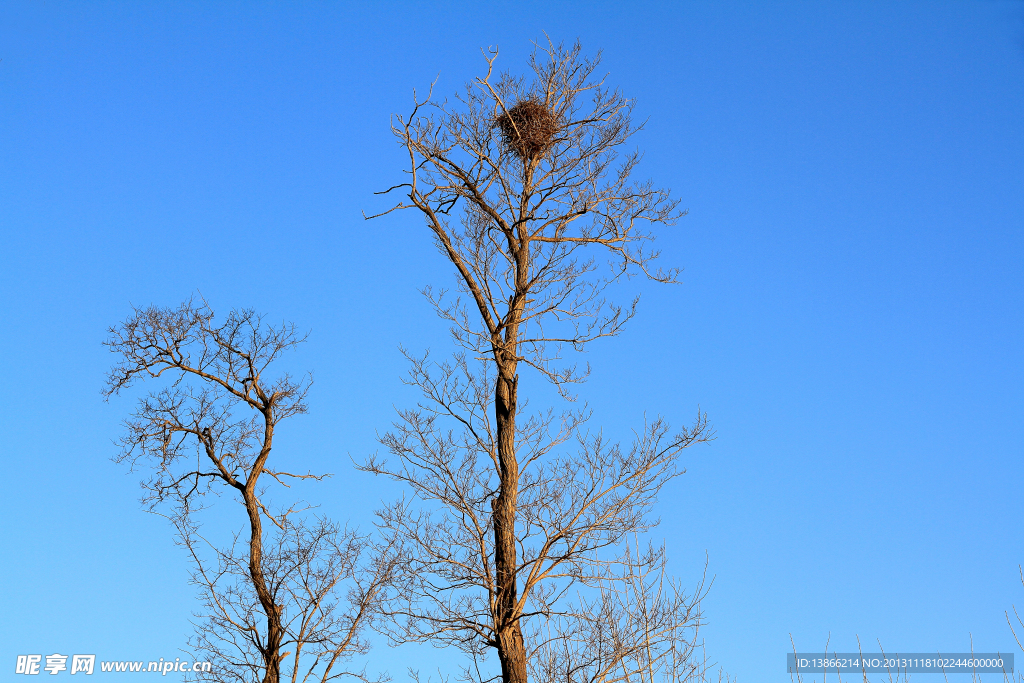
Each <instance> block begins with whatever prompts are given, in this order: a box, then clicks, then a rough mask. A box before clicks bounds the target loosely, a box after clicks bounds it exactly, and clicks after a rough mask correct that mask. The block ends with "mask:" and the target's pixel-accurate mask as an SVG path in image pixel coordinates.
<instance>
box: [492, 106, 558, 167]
mask: <svg viewBox="0 0 1024 683" xmlns="http://www.w3.org/2000/svg"><path fill="white" fill-rule="evenodd" d="M494 124H495V125H496V126H497V127H498V129H499V130H500V131H501V137H502V140H503V141H504V143H505V145H506V146H507V147H508V148H509V149H510V150H512V151H513V152H515V153H516V154H518V155H519V157H520V158H521V159H523V160H524V161H526V160H529V159H535V158H537V157H541V156H543V155H544V153H545V152H547V150H548V147H550V146H551V141H552V139H553V138H554V136H555V133H557V132H558V122H557V121H556V120H555V115H554V114H553V113H552V112H551V110H550V109H549V108H548V107H547V106H545V105H544V104H543V103H541V102H538V101H537V100H535V99H525V100H520V101H519V102H518V103H516V105H515V106H514V107H512V108H511V109H509V110H508V111H506V112H505V113H503V114H502V115H501V116H498V117H497V118H496V119H495V120H494Z"/></svg>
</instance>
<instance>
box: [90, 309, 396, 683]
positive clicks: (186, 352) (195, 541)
mask: <svg viewBox="0 0 1024 683" xmlns="http://www.w3.org/2000/svg"><path fill="white" fill-rule="evenodd" d="M304 340H305V337H304V336H302V335H299V334H298V333H297V332H296V329H295V327H294V326H293V325H282V326H280V327H273V326H269V325H266V324H265V323H264V322H263V320H262V318H261V317H260V316H258V315H256V314H255V313H254V312H252V311H249V310H244V311H232V312H231V313H230V314H229V315H228V316H227V317H226V318H225V319H224V320H223V321H222V322H217V321H216V320H215V317H214V313H213V311H212V310H211V309H210V308H209V307H208V306H207V305H206V304H205V302H204V303H202V304H199V305H197V304H195V303H194V302H193V301H189V302H186V303H184V304H182V305H181V306H180V307H178V308H174V309H171V308H157V307H150V308H146V309H136V310H135V311H134V313H133V314H132V315H131V316H130V317H129V318H128V319H127V320H126V321H124V322H123V323H121V324H120V325H117V326H116V327H112V328H111V329H110V337H109V339H108V340H107V342H106V345H107V346H108V347H109V348H110V350H111V351H112V352H114V353H116V354H118V356H119V357H120V359H119V361H118V362H117V364H116V365H115V366H114V367H113V368H112V369H111V371H110V373H109V376H108V378H107V385H106V390H105V394H106V395H107V397H108V398H109V397H110V396H111V395H114V394H118V393H120V392H121V391H122V390H124V389H126V388H128V387H129V386H131V385H132V384H133V383H134V382H136V381H137V380H140V379H156V378H162V379H163V380H164V386H163V388H161V389H159V390H158V391H155V392H152V393H150V394H148V395H147V396H145V397H143V398H142V399H141V400H140V401H139V403H138V407H137V409H136V411H135V412H134V414H133V415H132V416H131V417H130V418H129V419H128V420H127V421H126V423H125V426H126V429H127V433H126V434H125V435H124V436H123V437H122V438H121V441H120V445H121V451H120V453H119V455H118V456H117V458H116V459H117V460H118V461H120V462H126V463H129V464H130V465H131V466H132V468H136V467H143V468H146V469H149V470H151V472H152V474H151V476H150V478H149V479H148V480H146V481H144V482H143V489H144V490H145V492H146V493H145V496H144V498H143V501H144V503H146V504H148V505H149V507H150V509H151V510H154V511H155V510H157V509H161V508H169V510H168V512H166V513H162V514H165V516H167V517H168V518H169V519H171V521H172V522H173V523H174V524H175V526H176V528H177V530H178V533H179V536H178V538H179V542H180V543H181V544H182V545H183V546H184V547H185V548H187V549H188V551H189V552H190V554H191V557H192V559H193V561H194V564H193V567H194V570H193V574H192V578H193V581H194V583H196V585H198V586H199V588H200V592H201V595H202V602H203V606H204V608H205V609H204V613H203V614H200V615H197V616H199V617H201V619H202V621H201V622H200V623H199V624H197V627H196V628H197V631H196V637H195V639H194V640H193V641H192V645H193V646H194V647H195V648H196V649H197V650H198V651H199V652H202V653H205V654H206V655H208V656H209V657H210V659H211V660H213V661H214V663H215V666H216V667H217V668H216V669H215V670H214V671H213V672H212V673H209V674H205V675H204V674H199V677H200V678H204V677H208V678H209V680H217V681H239V683H241V682H246V683H253V682H256V681H262V682H263V683H278V682H279V681H283V680H290V681H293V682H295V681H299V680H301V681H320V682H321V683H324V682H325V681H329V680H332V679H335V678H337V677H339V676H342V675H355V676H357V677H359V678H361V679H363V680H367V678H366V675H365V672H364V671H355V670H351V669H346V668H344V667H342V666H341V664H342V662H347V661H348V660H349V659H350V658H351V657H352V656H353V655H355V654H357V653H363V652H365V651H366V649H367V643H366V641H365V640H364V639H363V638H362V636H361V634H362V632H363V630H364V628H365V627H366V626H367V625H368V624H369V623H370V622H371V621H372V618H373V614H374V613H375V612H374V607H375V605H376V603H377V602H378V600H379V599H380V596H381V589H382V587H383V586H384V585H385V584H386V582H387V580H388V578H389V575H390V567H389V566H388V565H387V563H386V562H384V561H382V560H381V559H380V558H379V557H378V558H376V559H370V560H366V559H365V558H366V556H367V555H368V554H369V553H368V552H367V543H368V540H367V538H366V537H364V536H361V535H359V534H358V533H356V532H354V531H351V530H348V529H341V528H339V527H338V526H337V525H336V524H334V523H332V522H330V521H328V520H326V519H323V518H315V521H313V523H311V521H312V520H310V519H307V518H305V517H304V516H303V515H302V514H300V513H301V512H302V511H303V510H304V509H305V508H302V507H298V506H297V504H293V505H291V506H289V507H287V508H284V509H281V510H279V511H276V512H275V511H272V509H271V507H272V506H271V504H270V503H269V502H268V495H267V494H268V488H269V487H270V486H277V487H287V486H288V484H287V481H288V480H289V479H291V480H303V479H313V480H319V479H322V478H323V477H324V476H326V475H314V474H311V473H308V472H307V473H305V474H298V473H292V472H287V471H284V470H283V469H281V468H280V467H278V466H276V465H274V464H273V462H272V457H271V451H272V448H273V446H274V438H275V433H276V430H277V428H278V426H279V425H280V423H281V422H282V421H283V420H285V419H287V418H289V417H292V416H294V415H299V414H302V413H305V412H306V402H305V398H306V393H307V391H308V389H309V386H310V380H309V378H308V377H305V378H301V379H298V380H296V379H293V378H292V377H290V376H289V375H287V374H274V371H273V369H272V368H271V366H272V365H273V364H274V363H275V362H276V361H278V360H279V359H280V357H281V356H282V355H283V354H284V353H285V352H287V351H289V350H292V349H294V348H295V347H296V346H297V345H298V344H300V343H302V342H303V341H304ZM211 493H212V494H215V495H218V496H220V495H226V496H228V497H230V499H231V500H232V501H234V502H235V503H236V504H237V505H238V506H239V511H240V512H244V520H245V524H244V529H243V530H242V531H240V532H238V533H236V534H235V535H234V541H233V542H231V543H228V544H218V543H216V542H208V541H207V539H205V538H204V537H203V536H202V535H200V533H199V532H200V527H199V523H198V521H197V519H196V513H197V512H198V511H199V510H201V509H203V507H204V506H205V501H206V499H207V496H208V494H211ZM307 507H308V506H307ZM264 522H269V529H265V528H264Z"/></svg>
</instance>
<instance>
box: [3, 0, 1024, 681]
mask: <svg viewBox="0 0 1024 683" xmlns="http://www.w3.org/2000/svg"><path fill="white" fill-rule="evenodd" d="M544 32H547V33H548V34H549V35H550V36H551V37H552V38H554V39H556V40H559V39H564V40H570V41H571V40H573V39H575V38H579V39H580V40H581V41H582V43H583V45H584V48H585V49H587V50H589V51H591V52H593V51H596V50H598V49H603V50H604V66H605V68H606V69H607V71H608V72H609V79H610V82H611V83H613V84H614V85H616V86H619V87H621V88H622V89H623V91H624V92H625V93H626V94H627V95H628V96H631V97H634V98H636V100H637V109H636V113H637V115H638V116H639V117H640V118H645V119H648V124H647V127H646V129H645V131H644V132H642V133H641V134H640V135H639V136H638V137H637V144H638V146H639V147H640V148H641V149H643V150H645V152H646V156H645V160H644V163H643V165H642V167H641V169H640V175H641V176H646V177H650V178H652V179H654V180H655V181H656V183H658V184H660V185H665V186H668V187H671V188H672V189H673V192H674V193H675V196H677V197H678V198H679V199H680V200H681V201H682V205H683V206H684V207H687V208H688V209H689V211H690V213H689V215H688V216H687V217H686V218H684V219H683V220H681V221H680V222H679V224H678V225H677V226H675V227H672V228H668V229H664V230H661V232H660V237H659V241H658V244H659V246H660V247H661V249H662V251H663V254H664V261H665V263H666V265H678V266H681V267H683V268H684V269H685V270H684V272H683V277H682V284H680V285H677V286H670V287H659V286H654V285H652V284H649V283H644V282H640V281H635V280H634V281H631V282H630V283H629V284H628V285H625V286H624V288H623V290H622V293H623V296H629V295H631V294H633V293H639V294H641V295H642V300H641V305H640V313H639V315H638V316H637V318H636V319H635V320H634V321H633V323H632V324H631V326H629V327H628V328H627V330H626V332H625V333H624V334H623V335H622V336H620V337H618V338H616V339H612V340H608V341H605V342H603V343H600V344H597V345H595V346H593V347H592V350H591V351H590V352H589V353H588V354H587V356H586V358H585V360H586V361H588V362H589V363H590V364H591V366H592V367H593V369H594V373H593V379H592V380H591V381H590V382H589V384H588V385H587V386H586V388H585V389H584V396H585V397H586V398H587V399H588V400H589V401H590V403H591V405H592V406H593V407H594V408H595V411H596V419H597V420H598V421H599V422H600V424H601V425H603V427H604V428H605V431H606V432H607V433H608V434H609V435H618V436H621V437H623V438H628V436H629V429H630V428H631V427H632V426H633V425H635V424H637V422H638V421H641V420H642V419H643V416H644V414H645V413H647V414H657V413H662V414H665V415H666V416H668V417H670V418H671V419H673V420H674V421H676V422H681V421H685V420H687V419H689V418H690V417H691V416H692V414H693V413H694V412H695V410H696V407H697V405H698V404H699V405H700V406H701V408H702V409H704V410H706V411H707V412H708V414H709V417H710V419H711V421H712V422H713V423H714V425H715V427H716V430H717V433H718V439H717V441H715V442H714V443H712V444H710V445H708V446H703V447H700V448H695V449H693V450H692V451H689V452H687V453H686V456H685V459H684V460H685V465H686V467H687V469H688V472H687V474H686V475H685V476H684V477H682V478H680V479H678V480H676V481H675V482H674V483H673V484H672V486H671V490H670V491H667V492H666V495H664V496H663V498H662V500H661V503H660V506H659V508H658V514H659V515H660V517H661V519H662V525H661V526H660V527H659V529H658V530H657V531H656V532H655V538H656V539H659V540H664V542H665V543H666V545H667V547H668V548H669V553H670V557H671V560H672V569H673V572H674V573H675V574H676V575H677V576H678V577H679V578H680V579H681V580H682V581H683V582H684V583H689V584H693V583H696V581H697V579H699V576H700V573H701V571H702V569H703V563H704V558H705V553H707V557H708V562H709V573H710V574H713V575H715V577H716V578H715V582H714V586H713V588H712V591H711V593H710V595H709V597H708V599H707V602H706V611H707V616H708V618H709V620H710V625H709V626H708V628H707V630H706V636H707V640H708V646H709V650H710V653H711V655H712V657H713V658H714V659H716V660H717V661H719V662H720V663H721V664H722V665H723V666H724V667H725V668H726V670H727V671H729V672H730V673H732V674H734V675H738V676H739V678H740V680H741V681H783V680H788V676H787V675H786V674H785V672H784V657H785V653H786V651H787V650H788V649H789V648H790V634H792V636H793V638H794V640H795V641H796V643H797V646H798V648H800V649H801V650H806V651H817V650H821V649H823V647H824V645H825V642H826V639H828V638H829V637H831V646H830V647H832V648H835V649H838V650H840V651H842V650H853V649H855V648H856V636H858V635H859V637H860V639H861V641H862V642H864V643H866V644H874V643H875V642H876V640H880V641H881V642H882V644H883V645H884V646H885V647H886V649H888V650H902V651H936V650H943V651H964V650H967V649H968V648H969V647H970V642H971V639H972V638H973V643H974V647H975V649H976V650H977V651H997V650H999V651H1011V650H1014V649H1016V644H1015V643H1014V641H1013V638H1012V635H1011V633H1010V631H1009V628H1008V627H1007V626H1006V622H1005V618H1004V610H1007V609H1010V607H1011V605H1012V604H1014V603H1016V604H1018V605H1022V606H1024V587H1022V586H1021V583H1020V577H1019V576H1018V565H1019V564H1020V563H1022V562H1024V524H1022V523H1021V517H1022V515H1021V506H1020V491H1021V483H1022V474H1024V471H1022V470H1024V462H1022V455H1024V452H1022V450H1024V447H1022V443H1024V441H1022V437H1024V430H1022V426H1024V420H1022V415H1024V411H1022V409H1024V392H1022V387H1024V364H1022V354H1021V348H1022V341H1024V339H1022V331H1024V326H1022V320H1024V317H1022V313H1024V268H1022V267H1021V263H1022V258H1024V239H1022V228H1024V201H1022V200H1024V192H1022V189H1024V161H1022V160H1024V3H1020V2H982V1H980V0H979V1H977V2H962V3H941V2H923V3H912V2H901V3H868V2H841V3H831V2H805V3H783V2H780V3H733V2H721V3H681V2H679V3H665V4H655V3H647V4H639V3H637V4H632V3H610V2H608V3H590V4H587V5H585V6H584V5H583V4H578V5H573V4H568V3H559V2H543V3H500V4H497V3H492V4H480V3H465V4H458V5H457V4H444V5H442V4H440V3H437V4H430V3H408V4H401V3H387V4H379V5H375V6H373V7H371V6H370V5H368V4H349V5H346V4H341V3H322V2H321V3H304V4H299V3H291V4H284V3H282V4H270V3H245V4H243V3H226V2H225V3H174V2H165V3H127V2H126V3H112V2H97V3H19V2H8V3H4V4H3V5H2V6H0V60H2V61H0V238H2V245H3V246H2V249H0V319H2V320H3V328H2V329H3V334H2V336H0V363H2V373H0V377H2V381H3V384H2V386H3V393H4V395H5V397H6V401H5V402H4V408H3V410H0V458H2V461H3V466H4V472H5V477H4V482H5V486H4V495H3V496H0V511H2V515H3V520H4V524H3V525H2V526H0V543H2V547H3V548H5V552H4V556H5V558H6V560H5V562H3V564H2V569H0V578H2V580H3V582H4V585H5V586H6V587H7V590H6V591H5V597H4V600H3V608H2V611H3V613H4V614H5V619H4V620H3V624H2V625H0V642H2V643H3V645H2V646H0V650H2V651H0V666H2V667H5V668H6V667H8V666H10V667H13V666H14V659H15V655H17V654H27V653H40V654H51V653H53V652H61V653H65V654H67V653H95V654H97V655H98V657H99V658H100V659H140V660H141V659H156V658H159V657H164V658H168V657H169V658H174V657H175V656H180V652H179V648H181V647H184V645H185V640H186V638H187V636H188V634H189V632H190V629H191V627H190V625H189V617H190V614H191V612H192V610H193V609H194V608H195V607H196V603H195V600H194V593H193V590H192V588H191V587H189V586H188V585H187V563H186V561H185V556H184V554H183V553H182V551H181V550H180V549H178V548H176V547H175V546H174V543H173V539H172V535H171V532H170V529H169V527H168V525H167V524H166V522H165V521H164V520H163V519H161V518H159V517H156V516H153V515H147V514H145V513H144V512H142V511H141V510H140V508H139V506H138V504H137V502H136V500H137V498H138V496H139V490H138V487H137V479H138V476H137V475H133V474H127V473H126V472H125V470H124V468H122V467H121V466H119V465H116V464H114V463H112V462H111V461H110V457H111V456H112V455H113V454H114V452H115V451H114V446H113V444H112V440H113V439H115V438H116V437H117V436H118V435H119V434H120V428H119V421H120V420H121V419H122V418H123V417H124V416H125V415H126V414H127V412H128V411H129V410H130V409H131V406H132V403H131V400H130V399H128V398H124V399H116V400H113V401H111V402H110V403H104V402H103V401H102V398H101V396H100V393H99V392H100V388H101V386H102V381H103V375H104V372H105V370H106V369H107V367H108V366H109V365H110V363H111V362H112V358H111V357H110V356H109V354H108V353H107V352H106V351H105V350H104V349H103V347H102V346H101V341H102V340H103V339H104V337H105V329H106V328H107V327H108V326H110V325H112V324H114V323H116V322H117V321H119V320H121V319H123V318H124V317H125V316H126V315H127V314H128V313H129V311H130V305H131V304H136V305H148V304H151V303H155V304H161V305H173V304H176V303H178V302H180V301H181V300H183V299H185V298H187V297H188V296H189V295H190V294H191V293H193V292H195V291H201V292H202V293H203V295H204V296H206V297H207V299H208V300H209V301H210V302H211V303H212V304H213V305H214V307H215V308H217V309H218V310H222V311H227V310H228V309H230V308H232V307H252V308H255V309H257V310H260V311H263V312H265V313H267V314H268V315H269V316H270V317H271V318H272V319H277V320H281V319H287V320H291V321H294V322H295V323H296V324H297V325H299V326H300V327H302V328H304V329H309V330H310V332H311V334H310V341H309V343H308V344H307V345H306V346H305V348H304V349H303V350H302V351H301V352H300V353H298V354H296V355H295V356H294V357H293V358H292V359H291V360H290V361H289V362H290V363H293V364H294V367H295V368H296V369H298V370H303V369H308V370H311V371H312V372H313V373H314V377H315V382H316V384H315V386H314V389H313V391H312V394H311V396H310V404H311V412H310V414H309V415H308V416H304V417H302V418H298V419H296V420H295V421H294V422H293V423H292V425H291V426H290V427H288V430H287V431H285V432H283V433H282V434H281V435H280V437H279V439H280V440H279V446H280V448H281V449H282V450H284V451H285V453H286V454H287V457H295V458H301V459H302V462H309V463H310V464H311V465H310V466H311V467H313V468H314V469H316V468H320V469H323V470H327V471H331V472H335V473H336V474H337V476H336V477H335V478H334V479H333V480H331V481H330V482H328V483H325V484H323V485H322V486H321V487H320V488H318V489H316V491H315V492H311V493H310V494H309V495H310V496H311V497H313V496H315V497H316V498H317V500H318V501H319V502H321V503H322V505H323V507H322V509H323V510H324V511H325V512H328V513H330V514H331V515H333V516H335V517H338V518H340V519H350V520H352V521H353V522H354V523H358V524H361V525H363V526H366V525H368V524H370V523H371V521H372V510H373V509H374V508H375V507H376V506H378V505H379V504H380V502H381V501H382V500H390V499H391V498H393V497H395V496H396V495H398V493H399V490H398V489H396V488H394V487H393V486H391V485H389V484H387V483H385V482H381V481H377V480H374V479H372V478H368V477H367V476H364V475H361V474H358V473H356V472H354V471H353V470H352V469H351V466H350V460H349V456H352V457H355V458H360V457H362V456H364V455H365V454H368V453H371V452H373V451H374V450H376V448H377V446H376V442H375V438H376V433H377V432H378V431H384V430H385V429H387V427H388V425H389V423H390V421H391V419H392V416H393V410H394V406H402V405H407V404H408V403H410V402H411V401H412V400H413V398H414V397H413V396H412V395H411V394H410V393H409V391H408V389H406V388H405V387H403V386H402V385H401V383H400V381H399V379H400V376H401V374H402V372H403V370H404V364H403V361H402V358H401V356H400V354H399V353H398V350H397V347H398V345H399V344H404V345H406V346H408V347H409V348H411V349H423V348H433V349H436V350H438V352H440V351H443V350H444V349H446V348H447V341H446V337H445V326H444V325H443V324H442V323H441V322H440V321H437V320H436V319H434V318H433V317H432V313H431V311H430V309H429V307H428V306H427V304H426V302H425V301H423V299H422V297H421V296H420V295H419V294H418V293H417V289H418V288H420V287H422V286H424V285H427V284H434V285H444V284H446V283H449V282H450V281H451V273H450V272H449V269H448V268H446V267H445V264H444V263H442V262H441V261H440V259H439V257H438V256H437V254H436V252H435V251H434V249H433V248H432V246H431V243H430V240H429V237H428V235H427V233H426V231H425V229H424V228H423V226H422V225H421V224H420V222H419V221H418V220H417V219H416V217H415V216H413V215H411V214H404V215H398V216H393V217H389V218H387V219H382V220H380V221H375V222H370V223H366V222H364V221H363V219H362V217H361V213H360V212H361V211H367V212H372V211H375V210H379V209H381V208H383V206H384V204H383V202H382V201H381V200H380V199H379V198H376V197H374V196H373V194H372V193H373V191H375V190H379V189H383V188H385V187H387V186H389V185H391V184H392V183H393V181H394V179H395V178H396V177H397V176H398V173H399V169H400V168H401V167H402V163H403V161H402V157H401V153H400V151H399V150H398V148H397V147H396V146H395V144H394V142H393V140H392V138H391V136H390V133H389V129H388V117H389V116H390V114H392V113H404V112H406V111H407V110H408V109H409V107H410V103H411V95H412V89H413V88H421V89H422V88H425V87H426V86H427V85H428V84H429V83H430V82H431V81H432V80H433V79H434V78H435V77H438V86H437V88H438V91H439V92H442V93H451V92H454V91H455V90H457V89H458V88H459V87H460V86H461V84H462V83H463V82H465V81H466V80H468V79H470V78H472V77H473V76H475V75H478V74H479V73H480V70H481V67H482V65H483V60H482V58H481V56H480V52H479V49H480V48H481V47H485V46H488V45H497V46H499V47H500V49H501V57H500V64H501V65H502V66H504V67H507V68H509V69H511V70H519V69H521V68H522V67H524V65H525V57H526V55H527V54H528V51H529V49H530V41H531V40H533V39H538V38H541V37H542V36H543V34H544ZM524 382H525V383H526V384H525V386H526V387H527V388H529V386H531V383H532V385H533V386H536V385H537V380H536V379H535V378H534V379H530V378H526V379H524ZM830 634H831V635H830ZM371 660H372V661H374V662H375V665H379V664H380V663H381V662H386V663H387V664H388V666H389V667H390V668H391V670H392V673H394V674H396V677H398V678H401V676H402V675H403V673H404V668H405V666H407V665H414V666H416V665H419V666H420V667H421V668H424V669H425V670H429V669H430V668H431V667H433V666H436V665H438V664H439V663H440V664H442V665H443V664H445V660H443V659H441V658H439V657H438V656H437V654H436V653H431V652H429V651H423V650H411V649H400V650H398V651H396V652H389V651H387V649H386V648H385V647H383V646H382V647H380V648H378V649H377V650H376V651H375V652H374V653H373V654H372V655H371ZM65 675H66V674H65ZM111 678H116V677H113V676H112V677H111ZM98 679H102V676H98Z"/></svg>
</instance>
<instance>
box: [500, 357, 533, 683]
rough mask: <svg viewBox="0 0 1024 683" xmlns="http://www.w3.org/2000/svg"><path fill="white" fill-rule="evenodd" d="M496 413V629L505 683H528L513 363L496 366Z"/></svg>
mask: <svg viewBox="0 0 1024 683" xmlns="http://www.w3.org/2000/svg"><path fill="white" fill-rule="evenodd" d="M498 368H499V371H498V380H497V385H496V386H495V397H494V398H495V400H494V412H495V423H496V426H497V432H498V434H497V436H498V463H499V465H500V471H499V477H500V485H499V489H498V497H497V499H495V501H494V503H493V507H494V569H495V582H496V585H497V596H496V604H495V611H496V614H495V615H494V617H495V627H496V631H497V634H496V635H497V638H496V640H497V649H498V659H499V660H500V661H501V679H502V683H527V681H526V649H525V647H524V644H523V632H522V628H521V626H520V624H519V618H518V617H519V614H518V610H517V608H516V602H517V600H518V593H519V591H518V587H517V585H516V564H517V562H516V531H515V527H516V499H517V497H518V495H519V462H518V461H517V459H516V451H515V430H516V428H515V425H516V385H517V384H518V380H519V378H518V376H517V375H516V370H515V368H516V364H515V361H514V360H512V361H509V360H508V359H507V358H506V359H505V362H504V363H499V365H498Z"/></svg>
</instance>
